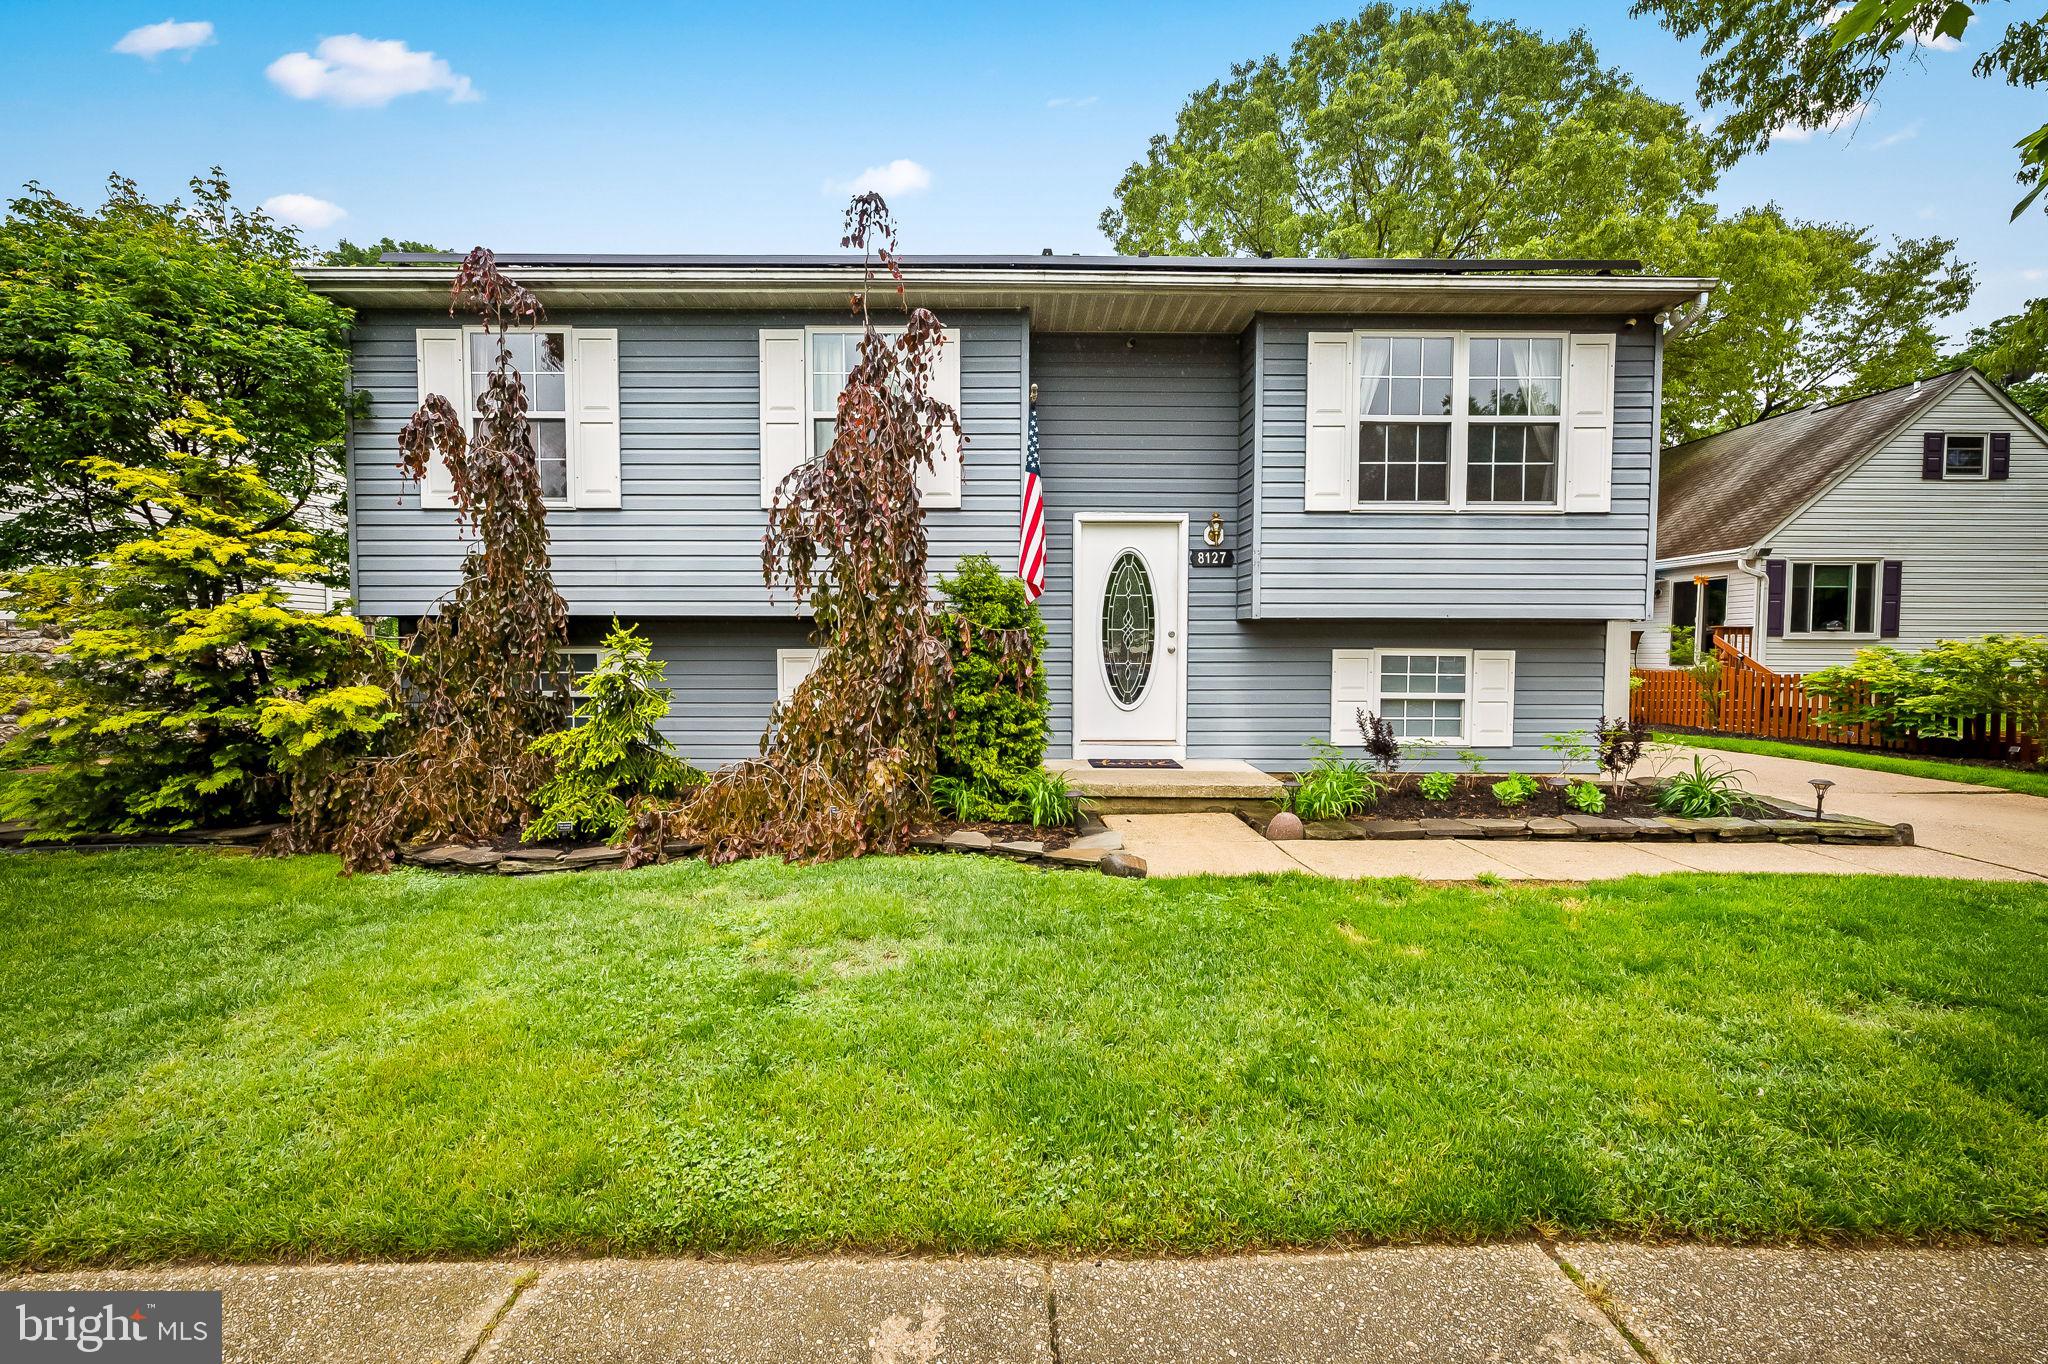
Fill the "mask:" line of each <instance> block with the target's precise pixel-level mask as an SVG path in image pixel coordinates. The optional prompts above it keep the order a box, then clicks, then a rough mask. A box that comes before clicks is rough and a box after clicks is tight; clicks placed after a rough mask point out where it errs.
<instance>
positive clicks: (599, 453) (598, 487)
mask: <svg viewBox="0 0 2048 1364" xmlns="http://www.w3.org/2000/svg"><path fill="white" fill-rule="evenodd" d="M569 353H570V374H569V392H570V395H571V396H572V397H573V399H574V400H575V403H576V438H575V441H574V443H573V444H571V445H570V447H569V505H570V506H572V507H616V506H618V505H619V333H618V331H617V329H616V328H613V327H588V328H585V327H578V328H577V329H576V330H575V331H573V332H570V333H569Z"/></svg>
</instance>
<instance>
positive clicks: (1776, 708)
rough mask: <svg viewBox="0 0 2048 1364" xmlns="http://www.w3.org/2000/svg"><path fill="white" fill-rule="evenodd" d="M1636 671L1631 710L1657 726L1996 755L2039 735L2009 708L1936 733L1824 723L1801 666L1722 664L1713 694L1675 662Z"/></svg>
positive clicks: (2033, 751) (2033, 745)
mask: <svg viewBox="0 0 2048 1364" xmlns="http://www.w3.org/2000/svg"><path fill="white" fill-rule="evenodd" d="M1635 675H1636V676H1637V677H1639V678H1641V679H1642V682H1641V683H1640V684H1639V685H1638V686H1636V687H1635V688H1634V689H1633V691H1632V693H1631V695H1630V698H1629V712H1630V714H1631V715H1632V716H1634V717H1635V718H1636V719H1638V720H1642V721H1645V722H1647V723H1649V724H1651V725H1656V726H1659V727H1669V728H1673V729H1697V730H1705V731H1707V732H1708V733H1714V734H1742V735H1748V736H1749V737H1751V738H1757V739H1790V740H1793V741H1795V742H1796V741H1801V740H1804V741H1808V742H1812V743H1824V744H1846V745H1850V746H1853V747H1856V748H1882V749H1889V750H1891V751H1893V752H1897V753H1931V754H1946V755H1950V756H1955V757H1979V758H2001V759H2002V758H2007V757H2010V756H2011V755H2012V754H2011V750H2012V749H2013V748H2014V747H2015V746H2017V747H2018V748H2019V749H2020V750H2021V757H2022V758H2027V759H2031V758H2033V757H2034V756H2036V755H2038V754H2039V752H2040V746H2039V743H2038V740H2039V737H2040V736H2038V735H2025V734H2022V733H2021V732H2020V728H2019V724H2018V722H2017V721H2015V720H2014V719H2013V717H2012V716H2009V715H1987V716H1984V717H1982V718H1981V719H1977V720H1971V721H1967V722H1965V723H1963V724H1959V725H1958V726H1956V728H1955V730H1954V731H1952V732H1951V733H1950V734H1947V735H1943V736H1938V737H1937V736H1933V735H1928V736H1921V737H1902V738H1890V737H1886V736H1885V735H1882V734H1880V733H1878V732H1877V731H1876V730H1875V729H1874V728H1873V727H1872V726H1869V725H1824V724H1822V723H1821V722H1820V719H1819V717H1820V715H1821V713H1822V712H1824V711H1826V710H1827V709H1828V705H1829V703H1828V702H1827V701H1825V700H1824V699H1822V698H1821V697H1818V696H1811V695H1808V693H1807V691H1806V687H1805V685H1804V682H1805V679H1804V678H1803V677H1802V676H1801V675H1800V674H1799V673H1774V672H1771V671H1769V670H1768V669H1765V668H1760V667H1755V666H1750V667H1723V668H1722V669H1721V672H1720V676H1719V677H1718V679H1717V680H1716V681H1715V682H1714V683H1713V684H1711V685H1712V687H1713V693H1712V695H1711V696H1710V695H1709V693H1708V691H1707V690H1706V689H1704V688H1702V687H1701V686H1700V684H1699V682H1698V681H1697V680H1695V679H1694V677H1693V675H1692V674H1691V673H1689V672H1685V671H1682V670H1680V669H1678V668H1638V669H1636V670H1635ZM1859 699H1860V698H1859ZM1717 703H1718V704H1717Z"/></svg>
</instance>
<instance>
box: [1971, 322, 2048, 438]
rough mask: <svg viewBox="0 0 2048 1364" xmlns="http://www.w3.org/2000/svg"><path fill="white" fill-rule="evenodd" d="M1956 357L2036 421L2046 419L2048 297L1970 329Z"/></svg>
mask: <svg viewBox="0 0 2048 1364" xmlns="http://www.w3.org/2000/svg"><path fill="white" fill-rule="evenodd" d="M1957 358H1958V359H1960V360H1962V361H1963V362H1964V363H1966V364H1969V365H1974V366H1975V367H1976V368H1977V369H1978V370H1979V371H1980V372H1981V373H1983V374H1985V375H1986V376H1988V377H1989V378H1991V379H1992V380H1994V381H1996V382H1997V383H1999V384H2001V385H2003V386H2004V388H2005V391H2006V394H2007V396H2008V397H2010V398H2011V399H2012V400H2013V401H2014V402H2016V403H2018V404H2019V405H2020V406H2021V407H2023V408H2025V409H2026V410H2027V411H2028V412H2029V413H2031V414H2032V415H2033V417H2034V419H2035V420H2036V421H2044V422H2048V298H2037V299H2034V300H2033V301H2032V302H2030V303H2028V304H2027V306H2026V307H2025V308H2023V309H2021V310H2020V311H2019V312H2016V313H2011V314H2008V315H2007V316H2005V317H2001V318H1999V319H1998V320H1996V321H1995V322H1990V323H1987V324H1985V325H1984V326H1982V327H1973V328H1971V330H1970V335H1969V339H1968V340H1967V341H1965V342H1964V344H1963V351H1962V354H1961V355H1960V356H1958V357H1957Z"/></svg>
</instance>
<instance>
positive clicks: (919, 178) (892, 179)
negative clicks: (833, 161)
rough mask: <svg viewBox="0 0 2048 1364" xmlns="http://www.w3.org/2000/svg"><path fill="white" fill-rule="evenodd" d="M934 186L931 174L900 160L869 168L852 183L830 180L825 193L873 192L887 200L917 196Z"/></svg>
mask: <svg viewBox="0 0 2048 1364" xmlns="http://www.w3.org/2000/svg"><path fill="white" fill-rule="evenodd" d="M931 187H932V173H931V172H930V171H928V170H926V169H925V168H924V167H923V166H920V165H918V164H917V162H915V161H911V160H908V159H907V158H904V157H900V156H899V157H897V158H896V159H895V160H894V161H891V162H890V163H889V164H888V165H886V166H869V167H868V168H867V169H866V170H864V171H862V172H861V173H860V174H859V175H856V176H854V177H853V179H851V180H827V181H826V182H825V185H824V191H825V193H827V194H832V195H839V194H867V193H870V192H873V193H875V194H879V195H881V196H882V197H883V198H885V199H891V198H895V197H896V196H898V195H903V194H915V193H917V192H918V191H919V190H926V189H930V188H931Z"/></svg>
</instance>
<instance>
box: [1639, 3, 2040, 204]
mask: <svg viewBox="0 0 2048 1364" xmlns="http://www.w3.org/2000/svg"><path fill="white" fill-rule="evenodd" d="M1991 9H1992V0H1855V3H1853V4H1843V3H1842V2H1841V0H1636V3H1635V6H1634V9H1633V10H1632V11H1631V12H1632V13H1634V14H1637V15H1646V14H1654V15H1656V16H1657V17H1658V18H1659V19H1661V20H1662V21H1663V24H1664V27H1666V28H1668V29H1670V30H1671V31H1672V32H1673V33H1676V34H1677V35H1678V36H1679V37H1681V38H1698V39H1700V41H1701V45H1702V47H1703V49H1704V50H1705V52H1706V55H1707V59H1708V60H1707V65H1706V68H1705V69H1704V70H1702V71H1701V72H1700V79H1699V100H1700V104H1701V106H1702V107H1704V108H1707V109H1714V108H1717V107H1719V108H1724V109H1726V110H1727V111H1728V113H1727V116H1726V117H1725V118H1723V119H1722V121H1721V127H1720V134H1721V136H1722V137H1724V138H1726V139H1727V140H1728V142H1729V144H1730V147H1731V149H1732V150H1733V151H1736V152H1745V151H1760V150H1762V149H1763V148H1764V147H1767V146H1769V145H1770V142H1771V138H1772V136H1773V135H1774V134H1776V133H1777V132H1778V131H1779V130H1780V129H1782V128H1786V127H1798V128H1824V127H1829V126H1832V125H1834V124H1836V123H1839V122H1842V121H1845V120H1849V119H1854V118H1856V117H1857V116H1859V115H1860V114H1861V113H1862V111H1863V108H1864V106H1865V105H1866V104H1867V103H1868V102H1869V101H1870V99H1871V97H1872V96H1873V95H1875V94H1876V93H1877V89H1878V87H1879V86H1880V85H1882V84H1883V83H1884V81H1885V78H1886V77H1887V76H1889V75H1890V74H1891V71H1892V68H1893V66H1894V65H1896V64H1897V62H1898V59H1899V58H1900V57H1901V56H1910V57H1913V58H1917V57H1918V56H1919V54H1920V49H1921V48H1922V47H1925V46H1929V45H1931V44H1933V43H1934V42H1936V41H1938V40H1941V39H1957V38H1961V37H1962V36H1963V33H1964V30H1965V29H1966V28H1968V27H1969V25H1970V24H1971V23H1972V22H1973V21H1977V20H1984V21H1985V22H1993V21H1992V20H1991V19H1990V16H1989V14H1987V13H1986V11H1990V10H1991ZM2000 10H2001V17H2002V11H2003V10H2004V6H2002V5H2001V6H2000ZM1970 69H1971V71H1972V72H1973V73H1974V74H1975V75H1977V76H1978V77H1980V78H1983V79H1991V78H1993V77H2003V78H2004V80H2005V82H2006V83H2007V84H2008V85H2014V86H2020V87H2024V88H2026V89H2030V90H2031V89H2033V88H2034V87H2036V86H2038V85H2040V84H2042V83H2043V82H2044V81H2048V15H2039V16H2038V17H2034V18H2014V19H2012V20H2011V22H2009V23H2008V24H2007V25H2006V28H2005V31H2004V32H2003V34H2001V35H2000V37H1999V39H1998V41H1997V42H1996V43H1993V44H1992V45H1990V46H1989V47H1986V48H1984V49H1983V51H1982V52H1981V53H1980V54H1979V55H1978V57H1977V59H1976V62H1975V63H1974V64H1973V65H1972V66H1971V68H1970ZM2014 145H2015V146H2016V147H2017V149H2018V151H2019V154H2020V156H2019V160H2020V168H2019V172H2018V174H2017V175H2016V176H2015V177H2014V178H2015V179H2017V180H2018V181H2019V183H2020V184H2022V185H2025V186H2030V188H2029V189H2028V190H2027V193H2026V195H2025V197H2024V198H2022V199H2021V200H2020V202H2019V203H2018V204H2017V205H2015V206H2014V208H2013V211H2012V216H2013V217H2015V218H2017V217H2019V216H2020V214H2022V213H2024V212H2026V210H2027V207H2028V206H2029V205H2030V204H2032V203H2033V202H2034V200H2035V198H2036V197H2037V196H2038V195H2039V194H2040V193H2041V189H2042V185H2043V183H2044V182H2043V179H2042V175H2043V172H2044V170H2048V124H2043V125H2042V126H2041V127H2039V128H2037V129H2035V130H2034V131H2033V132H2030V133H2028V134H2026V135H2025V136H2024V137H2022V138H2021V139H2020V140H2019V141H2018V142H2017V143H2015V144H2014Z"/></svg>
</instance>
